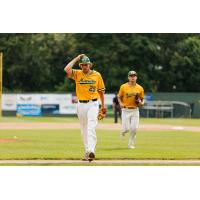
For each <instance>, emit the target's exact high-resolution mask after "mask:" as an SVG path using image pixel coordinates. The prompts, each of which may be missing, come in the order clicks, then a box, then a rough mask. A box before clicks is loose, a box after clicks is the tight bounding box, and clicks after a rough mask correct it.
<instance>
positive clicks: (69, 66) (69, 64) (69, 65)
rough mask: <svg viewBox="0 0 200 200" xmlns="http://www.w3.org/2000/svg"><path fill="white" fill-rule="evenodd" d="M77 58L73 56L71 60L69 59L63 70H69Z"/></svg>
mask: <svg viewBox="0 0 200 200" xmlns="http://www.w3.org/2000/svg"><path fill="white" fill-rule="evenodd" d="M78 60H79V58H78V57H76V58H74V59H73V60H72V61H70V62H69V63H68V64H67V65H66V66H65V68H64V70H65V71H66V72H68V71H70V70H71V69H72V67H73V66H74V65H75V63H76V62H78Z"/></svg>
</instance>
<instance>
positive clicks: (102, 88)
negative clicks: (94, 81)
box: [97, 74, 106, 92]
mask: <svg viewBox="0 0 200 200" xmlns="http://www.w3.org/2000/svg"><path fill="white" fill-rule="evenodd" d="M97 87H98V88H97V91H98V92H101V91H105V90H106V88H105V85H104V82H103V79H102V77H101V74H99V79H98V86H97Z"/></svg>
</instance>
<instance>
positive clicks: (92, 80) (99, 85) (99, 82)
mask: <svg viewBox="0 0 200 200" xmlns="http://www.w3.org/2000/svg"><path fill="white" fill-rule="evenodd" d="M70 78H72V79H73V80H75V82H76V95H77V97H78V99H79V100H92V99H98V98H99V93H98V92H100V91H104V90H105V86H104V82H103V79H102V77H101V74H100V73H99V72H97V71H94V70H91V73H90V74H89V75H87V74H84V73H83V71H82V70H74V69H73V70H72V74H71V77H70Z"/></svg>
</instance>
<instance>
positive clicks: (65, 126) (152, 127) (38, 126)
mask: <svg viewBox="0 0 200 200" xmlns="http://www.w3.org/2000/svg"><path fill="white" fill-rule="evenodd" d="M79 128H80V125H79V124H78V123H44V122H30V123H21V122H18V123H12V122H2V123H0V129H1V130H7V129H11V130H12V129H15V130H19V129H20V130H22V129H23V130H25V129H26V130H32V129H36V130H37V129H79ZM120 128H121V124H102V123H99V124H98V126H97V129H106V130H120ZM139 129H141V130H148V131H151V130H152V131H154V130H155V131H156V130H157V131H159V130H179V131H194V132H200V127H197V126H173V125H163V124H141V125H140V126H139Z"/></svg>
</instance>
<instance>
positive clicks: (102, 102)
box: [99, 91, 105, 108]
mask: <svg viewBox="0 0 200 200" xmlns="http://www.w3.org/2000/svg"><path fill="white" fill-rule="evenodd" d="M99 97H100V101H101V107H102V108H105V103H104V102H105V101H104V99H105V98H104V91H102V92H99Z"/></svg>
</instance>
